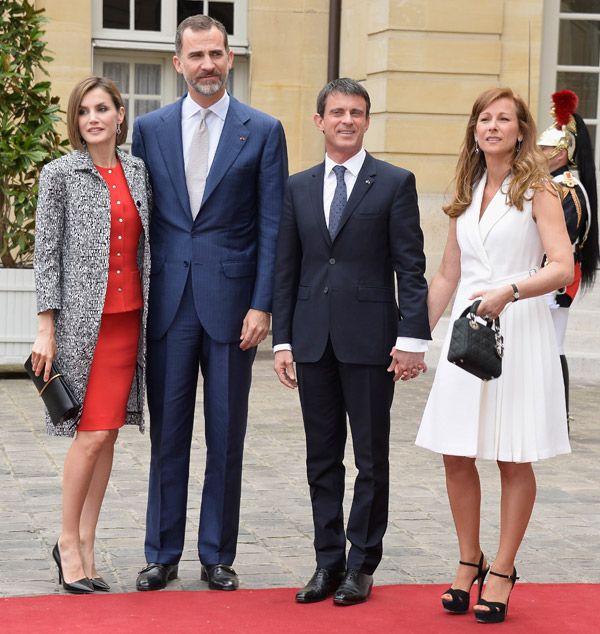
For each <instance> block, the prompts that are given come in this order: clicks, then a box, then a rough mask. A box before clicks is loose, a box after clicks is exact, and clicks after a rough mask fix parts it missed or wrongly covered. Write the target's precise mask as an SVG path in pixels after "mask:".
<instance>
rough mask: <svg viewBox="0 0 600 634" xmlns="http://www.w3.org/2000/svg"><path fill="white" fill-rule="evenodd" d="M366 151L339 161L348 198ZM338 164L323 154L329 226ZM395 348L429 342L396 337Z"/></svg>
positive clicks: (418, 347) (415, 348)
mask: <svg viewBox="0 0 600 634" xmlns="http://www.w3.org/2000/svg"><path fill="white" fill-rule="evenodd" d="M366 156H367V153H366V152H365V150H364V148H363V149H361V150H360V152H358V153H357V154H355V155H354V156H352V157H350V158H349V159H348V160H347V161H345V162H344V163H341V165H343V166H344V167H345V168H346V171H345V172H344V182H345V183H346V192H347V195H348V198H350V194H351V193H352V189H353V188H354V184H355V183H356V179H357V177H358V173H359V172H360V170H361V168H362V166H363V163H364V162H365V158H366ZM336 165H339V163H335V162H334V161H333V160H332V159H331V158H329V156H328V155H327V154H325V178H324V180H323V209H324V211H325V222H326V223H327V226H329V210H330V209H331V201H332V200H333V195H334V193H335V188H336V185H337V178H336V176H335V172H334V171H333V168H334V167H335V166H336ZM395 347H396V350H403V351H405V352H427V349H428V347H429V344H428V342H427V340H425V339H413V338H412V337H398V338H397V339H396V346H395ZM291 349H292V346H291V345H290V344H289V343H280V344H277V345H276V346H273V352H274V353H275V352H279V351H280V350H291Z"/></svg>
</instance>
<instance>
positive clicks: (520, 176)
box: [443, 88, 556, 218]
mask: <svg viewBox="0 0 600 634" xmlns="http://www.w3.org/2000/svg"><path fill="white" fill-rule="evenodd" d="M504 98H506V99H511V100H512V101H513V103H514V104H515V110H516V113H517V120H518V122H519V136H520V137H523V140H522V142H521V144H520V148H519V147H518V145H517V146H515V150H514V154H513V159H512V162H511V167H510V173H511V176H512V178H511V181H510V184H509V186H508V192H507V201H508V204H510V205H513V206H515V207H516V208H517V209H518V210H519V211H523V205H524V202H525V200H528V199H527V197H526V193H527V190H529V189H537V190H541V189H545V188H548V187H550V188H551V189H552V190H556V188H555V187H553V185H552V181H551V179H550V175H549V171H548V161H547V159H546V157H545V155H544V153H543V152H542V151H541V150H540V149H539V147H538V145H537V129H536V126H535V122H534V120H533V117H532V116H531V113H530V112H529V108H528V107H527V105H526V104H525V102H524V101H523V100H522V99H521V97H519V96H518V95H517V94H515V93H514V92H513V91H512V90H511V89H510V88H490V89H489V90H486V91H485V92H483V93H481V95H479V97H477V99H476V100H475V103H474V104H473V108H472V110H471V116H470V117H469V122H468V124H467V130H466V132H465V139H464V141H463V144H462V146H461V148H460V154H459V156H458V163H457V165H456V176H455V178H454V181H455V192H454V199H453V200H452V202H451V203H450V204H449V205H446V206H444V207H443V209H444V212H445V213H446V214H448V216H450V217H452V218H456V217H457V216H460V215H461V214H462V213H463V212H464V211H465V209H466V208H467V207H468V206H469V205H470V204H471V200H472V197H473V186H474V185H475V183H477V181H479V180H480V179H481V177H482V176H483V173H484V172H485V169H486V163H485V156H484V154H483V152H476V151H475V149H476V146H475V127H476V125H477V120H478V119H479V115H480V114H481V113H482V112H483V110H484V109H485V108H487V107H488V106H489V105H490V104H491V103H492V102H494V101H497V100H498V99H504Z"/></svg>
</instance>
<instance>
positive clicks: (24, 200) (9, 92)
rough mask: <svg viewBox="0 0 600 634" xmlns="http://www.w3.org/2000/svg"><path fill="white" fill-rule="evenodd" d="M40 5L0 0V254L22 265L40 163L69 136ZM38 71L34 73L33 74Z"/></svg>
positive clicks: (28, 248)
mask: <svg viewBox="0 0 600 634" xmlns="http://www.w3.org/2000/svg"><path fill="white" fill-rule="evenodd" d="M42 13H43V11H40V10H36V9H35V7H34V6H33V1H32V0H0V239H1V240H2V242H1V244H0V260H1V262H2V266H4V267H15V266H24V265H25V266H26V265H29V264H31V261H32V258H33V243H34V230H35V206H36V200H37V181H38V177H39V171H40V169H41V167H42V166H43V165H44V164H45V163H47V162H48V161H50V160H52V159H54V158H57V157H58V156H60V155H61V154H64V152H65V147H66V145H67V141H66V140H65V141H62V140H61V138H60V135H59V134H58V132H57V131H56V130H55V125H56V123H57V122H58V121H60V117H59V115H58V113H59V112H60V109H59V105H58V97H53V96H52V95H51V91H50V82H49V81H37V80H36V79H37V78H39V76H40V75H41V74H45V75H47V72H46V70H45V68H44V65H45V64H47V63H48V62H50V61H52V57H49V56H48V54H47V53H46V43H45V42H44V40H43V36H44V31H43V28H42V26H43V24H44V23H45V22H46V21H47V20H46V18H45V17H44V16H43V15H42ZM36 75H37V77H36Z"/></svg>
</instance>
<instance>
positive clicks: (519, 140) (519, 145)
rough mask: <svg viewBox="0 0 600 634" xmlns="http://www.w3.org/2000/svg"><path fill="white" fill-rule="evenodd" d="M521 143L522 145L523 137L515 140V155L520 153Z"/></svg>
mask: <svg viewBox="0 0 600 634" xmlns="http://www.w3.org/2000/svg"><path fill="white" fill-rule="evenodd" d="M521 143H523V137H519V138H518V139H517V154H518V153H519V152H520V151H521Z"/></svg>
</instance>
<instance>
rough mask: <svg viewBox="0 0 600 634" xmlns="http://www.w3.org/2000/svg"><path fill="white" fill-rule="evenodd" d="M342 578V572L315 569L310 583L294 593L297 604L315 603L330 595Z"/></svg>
mask: <svg viewBox="0 0 600 634" xmlns="http://www.w3.org/2000/svg"><path fill="white" fill-rule="evenodd" d="M343 578H344V572H343V571H342V572H340V571H338V570H327V568H317V569H316V570H315V574H314V575H313V576H312V577H311V578H310V581H309V582H308V583H307V584H306V585H305V586H304V588H302V590H298V592H297V593H296V601H297V602H298V603H316V602H317V601H323V600H324V599H326V598H327V597H328V596H330V595H332V594H333V593H334V592H335V591H336V590H337V588H338V586H339V585H340V583H341V581H342V579H343Z"/></svg>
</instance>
